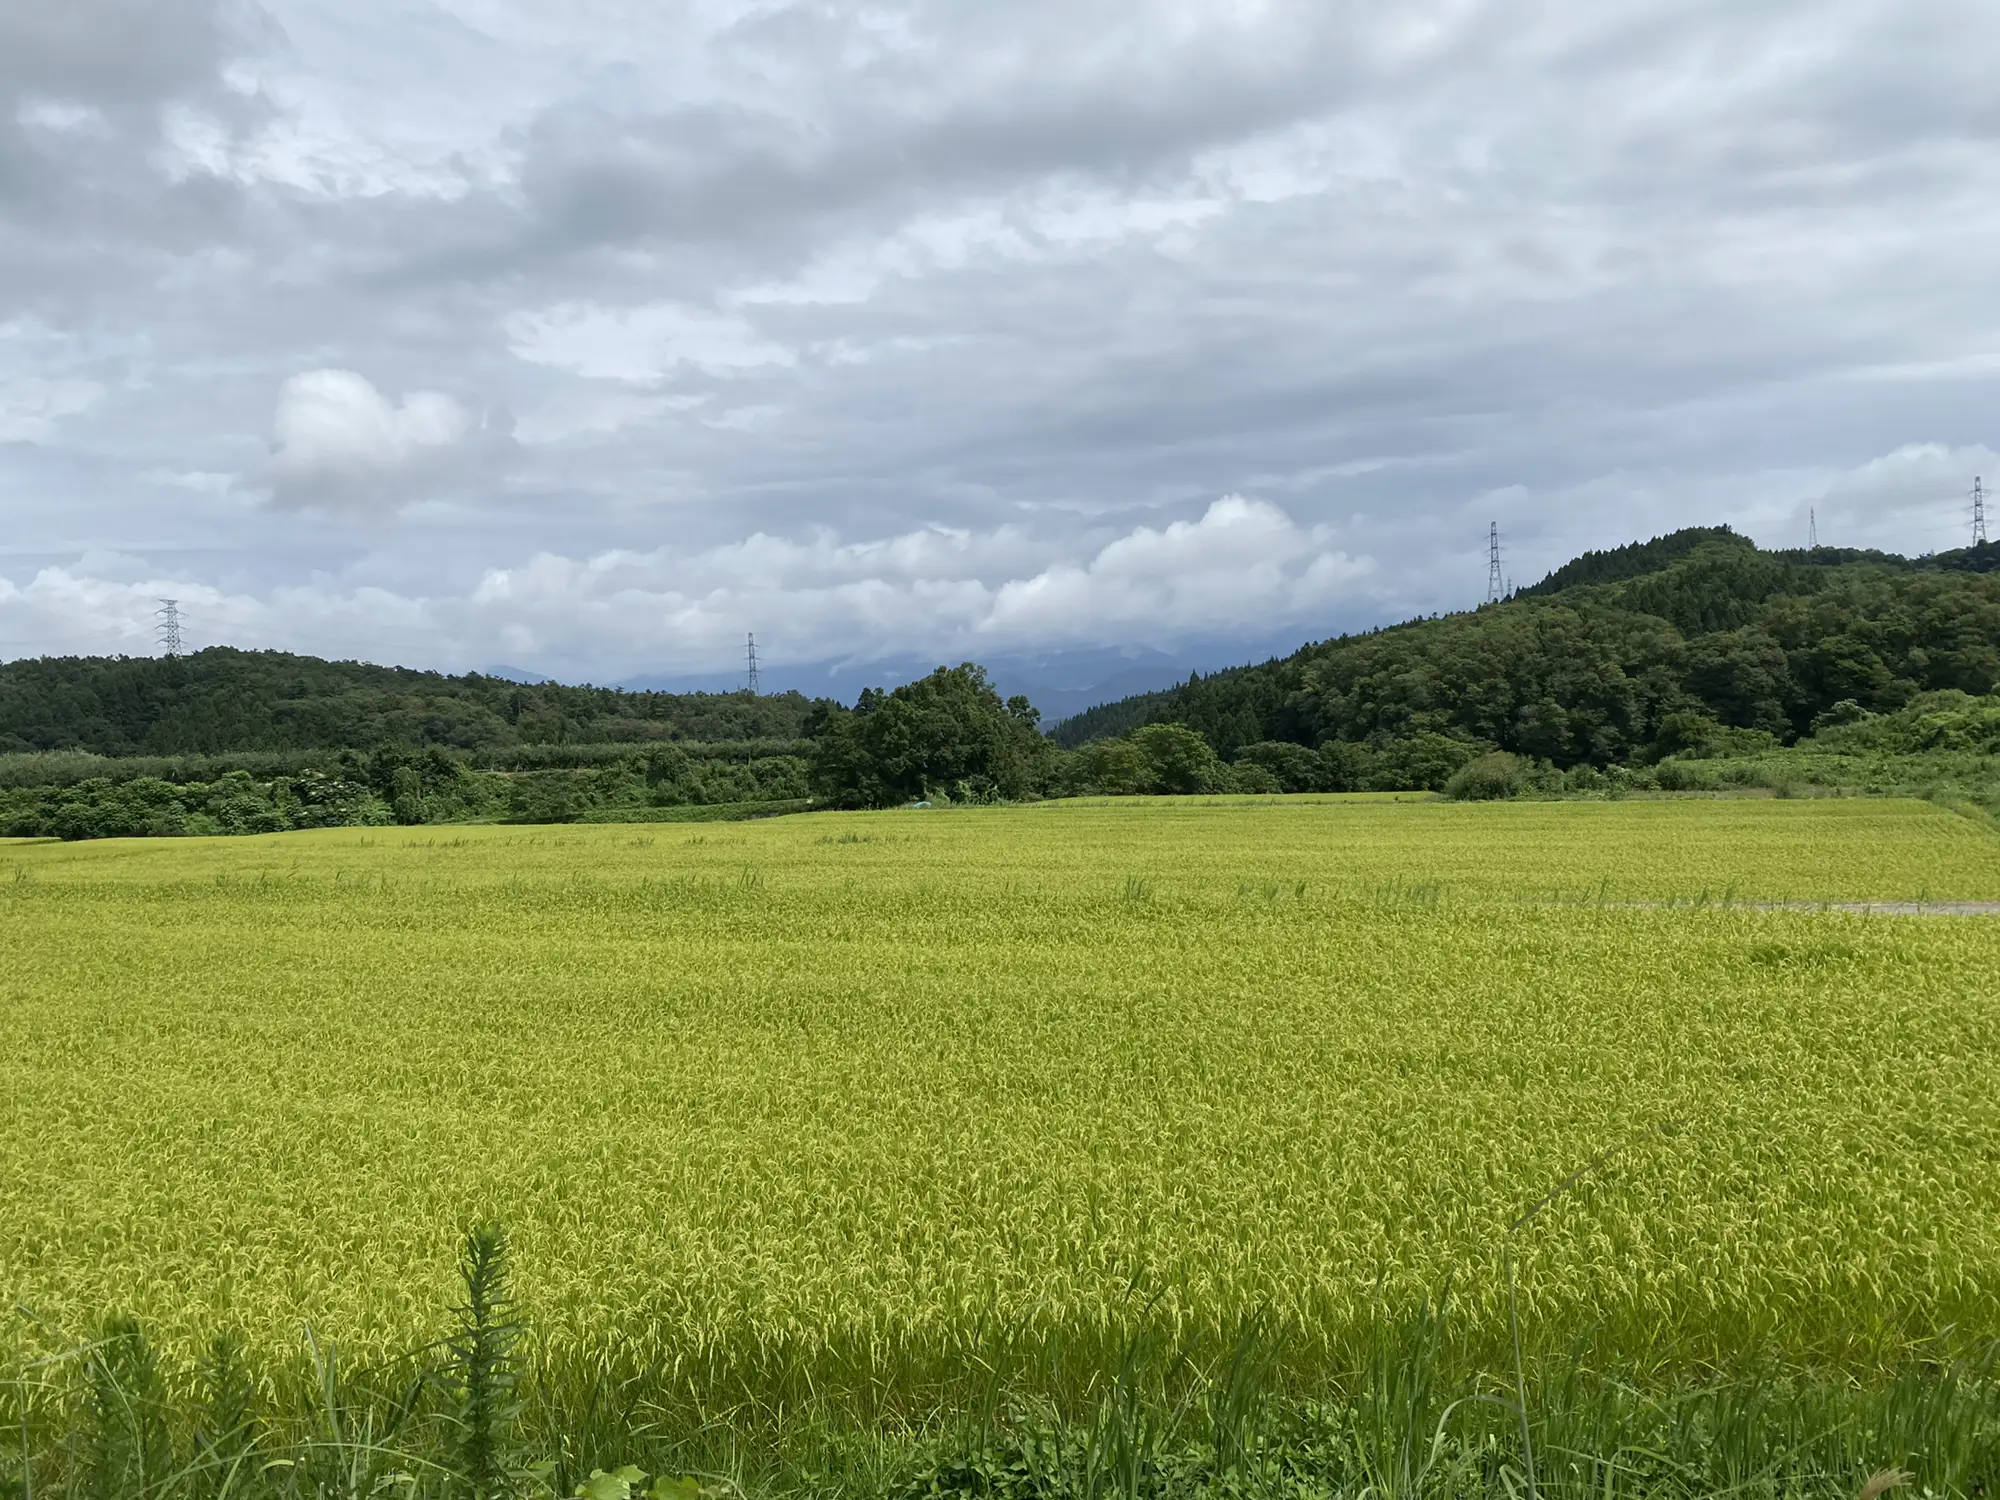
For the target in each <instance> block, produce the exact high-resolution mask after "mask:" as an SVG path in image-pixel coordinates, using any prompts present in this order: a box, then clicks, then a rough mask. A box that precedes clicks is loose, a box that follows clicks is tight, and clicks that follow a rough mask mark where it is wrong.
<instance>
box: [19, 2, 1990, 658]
mask: <svg viewBox="0 0 2000 1500" xmlns="http://www.w3.org/2000/svg"><path fill="white" fill-rule="evenodd" d="M1994 55H2000V11H1995V10H1994V9H1993V8H1992V7H1990V6H1985V5H1980V4H1976V3H1973V0H1901V3H1889V0H1842V3H1840V4H1836V5H1832V6H1828V5H1824V4H1808V3H1806V0H1778V3H1773V4H1769V5H1761V6H1756V7H1744V6H1734V5H1724V4H1720V3H1697V4H1693V5H1689V4H1687V3H1684V0H1673V3H1668V0H1634V3H1632V4H1628V5H1620V6H1615V7H1607V6H1601V5H1595V4H1588V3H1583V0H1559V3H1555V4H1545V5H1533V6H1530V5H1526V4H1522V3H1519V0H1512V3H1497V0H1418V3H1415V4H1411V5H1406V6H1396V7H1382V6H1362V5H1358V4H1354V5H1349V4H1344V3H1331V4H1330V3H1326V0H1269V3H1265V4H1261V5H1256V6H1242V5H1237V4H1233V3H1223V0H1192V3H1188V0H1126V3H1121V4H1112V3H1110V0H1083V3H1077V0H1066V3H1063V4H1056V3H1053V0H1021V3H1019V4H1015V5H1010V6H1005V7H978V6H963V5H956V4H947V3H944V0H891V3H889V4H870V5H867V6H861V5H846V4H840V3H835V4H831V5H822V4H813V5H804V4H796V5H795V4H786V3H761V4H755V5H752V4H748V3H725V0H716V3H713V4H703V5H700V6H691V7H638V8H633V7H614V6H610V5H598V4H586V5H581V6H572V7H558V8H550V7H547V6H540V5H531V4H528V3H526V0H481V3H478V4H474V3H471V0H413V3H407V4H405V3H398V4H395V5H389V4H386V3H383V4H380V5H376V4H373V3H371V0H343V3H341V4H338V5H336V4H334V3H332V0H273V3H269V4H266V5H262V6H259V5H255V4H252V3H249V0H227V3H224V0H72V3H71V4H68V5H65V6H62V7H30V6H14V7H8V8H5V9H4V10H0V511H4V515H5V518H6V520H7V522H8V525H7V528H6V530H5V532H4V534H0V651H4V652H6V653H8V654H20V653H24V652H33V651H43V650H48V651H54V650H103V649H119V648H121V646H122V647H123V648H125V649H136V646H137V645H142V644H143V642H144V639H145V634H144V625H145V622H146V621H147V620H148V619H149V618H150V609H151V605H150V604H149V602H148V601H149V597H150V596H149V595H148V594H147V593H146V591H147V590H155V591H168V592H173V593H175V594H176V595H177V596H181V597H184V598H186V599H187V600H188V601H189V609H190V612H191V613H190V618H191V620H201V621H203V622H205V623H204V624H203V625H202V627H201V629H203V630H206V631H207V635H206V636H203V635H202V634H201V633H200V631H199V630H198V631H197V639H210V640H229V641H233V642H237V643H241V644H246V645H256V644H273V645H285V646H290V647H295V648H299V649H308V650H316V651H323V652H328V653H331V654H336V655H352V654H361V655H369V656H375V657H391V658H395V659H398V660H405V661H412V662H418V663H423V664H438V665H454V666H466V665H478V664H482V663H486V662H491V661H494V660H505V659H512V660H521V659H523V657H524V656H532V658H533V660H532V662H531V663H530V664H533V665H538V666H545V667H547V668H549V669H559V670H565V671H570V672H575V673H578V674H582V675H596V676H599V677H604V676H611V675H617V674H619V673H621V672H625V671H631V670H639V669H653V670H658V669H662V668H676V669H687V670H699V669H703V668H709V667H713V666H715V665H716V664H717V663H719V662H726V661H727V660H729V659H731V656H732V654H733V651H734V642H735V641H736V640H738V639H739V638H740V633H741V631H742V630H743V629H746V628H756V629H758V630H759V631H760V634H761V635H764V636H768V637H769V638H771V639H772V640H774V641H786V642H796V643H798V647H797V650H796V651H791V648H790V647H787V651H788V653H789V654H792V655H794V657H795V659H796V658H797V657H800V656H804V655H807V654H810V653H812V652H820V653H822V654H825V655H853V654H856V653H868V652H884V653H887V652H904V651H916V652H927V651H932V650H936V651H938V652H940V653H944V652H947V651H961V650H962V651H974V650H992V651H1002V650H1007V649H1013V648H1016V647H1029V646H1035V647H1040V646H1053V645H1062V644H1066V643H1081V642H1089V643H1091V644H1106V643H1117V642H1121V641H1122V642H1131V643H1144V644H1158V643H1162V642H1172V641H1176V640H1188V639H1194V638H1201V639H1205V640H1208V641H1210V642H1223V643H1226V642H1228V641H1231V640H1242V641H1245V642H1249V641H1252V640H1257V641H1264V640H1268V639H1269V638H1270V637H1271V636H1272V635H1273V634H1274V633H1284V632H1289V633H1292V634H1294V635H1296V636H1298V637H1301V638H1303V637H1304V636H1307V635H1320V634H1326V633H1329V632H1331V631H1334V630H1337V629H1341V628H1349V627H1353V626H1358V625H1365V624H1371V623H1375V622H1378V621H1381V620H1384V619H1389V618H1397V617H1400V616H1403V615H1407V614H1409V613H1412V612H1415V611H1418V610H1427V609H1433V608H1442V607H1451V606H1453V605H1457V604H1462V603H1466V602H1469V601H1470V600H1471V599H1473V598H1475V597H1477V595H1478V593H1479V591H1480V587H1481V585H1482V584H1483V580H1484V572H1483V557H1482V555H1481V553H1482V547H1483V540H1484V532H1485V526H1486V523H1487V521H1488V520H1491V519H1497V520H1499V521H1500V523H1501V525H1502V527H1503V529H1504V531H1505V533H1506V537H1507V546H1508V562H1509V566H1510V567H1511V568H1512V569H1513V570H1514V572H1515V573H1516V576H1517V577H1523V578H1525V577H1526V576H1533V575H1537V574H1538V573H1539V571H1540V570H1542V569H1545V568H1546V567H1549V566H1552V565H1553V564H1555V563H1557V562H1560V561H1561V560H1562V559H1563V558H1564V557H1565V556H1567V555H1568V554H1570V553H1571V552H1573V551H1575V550H1578V549H1580V548H1582V547H1585V546H1601V545H1606V544H1612V543H1617V542H1621V541H1624V540H1628V539H1630V538H1631V537H1632V536H1634V535H1642V534H1651V533H1652V532H1655V531H1659V530H1664V529H1667V528H1669V527H1672V526H1676V525H1684V524H1690V523H1698V522H1701V523H1712V522H1717V521H1728V522H1731V523H1733V524H1737V525H1739V526H1741V527H1743V528H1744V529H1746V530H1749V531H1750V532H1751V533H1752V534H1753V535H1756V536H1758V537H1759V538H1760V539H1761V540H1765V541H1770V542H1784V541H1796V540H1802V539H1803V535H1804V530H1805V524H1806V518H1807V514H1808V512H1811V513H1812V516H1813V518H1814V519H1815V520H1816V521H1817V524H1818V526H1819V530H1820V534H1821V536H1822V538H1823V539H1826V540H1833V541H1841V542H1846V543H1851V544H1855V545H1871V546H1885V547H1893V548H1897V549H1899V550H1905V551H1915V550H1922V549H1925V548H1931V547H1942V546H1949V545H1953V544H1955V543H1957V542H1959V541H1962V540H1963V539H1964V537H1963V534H1962V533H1963V529H1964V528H1963V520H1964V517H1963V514H1962V512H1963V504H1962V502H1963V495H1964V491H1965V489H1966V488H1967V487H1968V486H1969V484H1970V481H1971V476H1972V474H1973V473H1978V472H1988V471H1989V470H1990V469H1991V468H1993V467H1994V465H1993V464H1992V458H1993V453H1992V449H1993V447H1994V446H1995V435H1994V432H1993V428H1992V423H1993V417H1992V413H1993V412H1994V410H1995V409H1996V401H1995V398H1996V396H2000V356H1996V354H1995V352H1994V351H1995V350H1996V348H2000V327H1996V324H2000V288H1996V284H1995V282H1994V280H1993V278H1992V277H1991V275H1990V272H1989V270H1988V265H1987V262H1988V259H1989V257H1988V256H1987V254H1986V252H1985V250H1984V248H1983V247H1984V246H1985V245H1987V244H1990V243H1991V241H1992V237H1993V231H1994V229H1995V228H1996V227H2000V225H1996V223H1995V220H1996V219H1997V218H2000V206H1996V205H2000V152H1996V150H1995V149H1994V148H1995V145H1996V136H2000V102H1996V100H2000V96H1996V95H1995V94H1994V92H1993V91H1992V90H1991V89H1990V87H1989V86H1988V83H1987V80H1985V78H1984V77H1983V75H1982V72H1981V69H1982V66H1983V60H1984V59H1986V58H1990V57H1992V56H1994ZM1988 477H1989V478H1995V477H2000V475H1993V474H1991V473H1990V472H1989V475H1988ZM114 552H115V553H116V554H117V556H118V557H119V558H120V559H121V560H120V561H119V563H118V564H117V566H116V567H110V566H109V565H100V561H101V559H102V558H104V557H106V556H109V555H111V554H112V553H114ZM135 643H136V644H135ZM711 658H713V659H711Z"/></svg>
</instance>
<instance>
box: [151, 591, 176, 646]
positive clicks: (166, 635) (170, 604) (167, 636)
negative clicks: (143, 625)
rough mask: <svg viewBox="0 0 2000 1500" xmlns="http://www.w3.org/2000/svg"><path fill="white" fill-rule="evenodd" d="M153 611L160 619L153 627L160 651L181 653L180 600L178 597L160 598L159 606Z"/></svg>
mask: <svg viewBox="0 0 2000 1500" xmlns="http://www.w3.org/2000/svg"><path fill="white" fill-rule="evenodd" d="M153 613H154V614H156V615H158V616H159V619H160V623H159V624H158V625H155V626H154V627H153V628H154V629H155V630H157V631H158V632H159V635H160V650H161V652H162V653H163V654H165V655H167V656H179V655H180V654H181V601H180V600H178V599H162V600H161V601H160V607H159V608H158V609H156V610H154V611H153Z"/></svg>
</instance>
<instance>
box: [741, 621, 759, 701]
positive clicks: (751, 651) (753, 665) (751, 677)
mask: <svg viewBox="0 0 2000 1500" xmlns="http://www.w3.org/2000/svg"><path fill="white" fill-rule="evenodd" d="M743 656H744V660H745V661H746V662H747V663H748V670H747V672H746V673H745V678H744V686H745V687H747V688H748V689H749V690H750V696H751V697H753V698H754V697H756V696H757V632H756V631H754V630H753V631H751V632H750V634H749V636H748V638H747V641H746V644H745V645H744V647H743Z"/></svg>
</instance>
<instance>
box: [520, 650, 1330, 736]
mask: <svg viewBox="0 0 2000 1500" xmlns="http://www.w3.org/2000/svg"><path fill="white" fill-rule="evenodd" d="M1296 644H1297V643H1296V641H1287V642H1285V643H1283V644H1282V645H1278V644H1277V643H1273V645H1272V647H1271V649H1268V650H1264V651H1261V652H1260V651H1259V650H1258V648H1257V647H1256V646H1252V645H1246V644H1244V643H1243V642H1240V641H1238V642H1227V643H1221V642H1219V643H1215V644H1212V645H1208V646H1195V647H1190V648H1187V649H1185V650H1181V651H1176V652H1174V653H1173V654H1169V653H1167V652H1164V651H1156V650H1153V649H1151V648H1150V647H1145V646H1122V647H1103V648H1095V649H1083V650H1067V651H1049V652H1043V653H1039V654H1027V653H1015V654H1001V655H988V656H985V657H983V658H982V661H983V664H984V666H985V667H986V670H987V673H988V675H989V676H990V677H991V678H992V679H993V684H994V686H995V687H996V688H998V689H999V691H1000V696H1001V697H1003V698H1006V697H1011V696H1012V695H1014V694H1015V693H1020V694H1022V695H1023V696H1025V697H1026V698H1027V699H1028V701H1029V702H1030V703H1032V704H1034V705H1035V707H1037V708H1039V709H1040V710H1041V711H1042V722H1043V723H1044V724H1053V723H1055V722H1056V721H1057V720H1059V719H1066V718H1069V717H1070V716H1071V715H1072V714H1078V713H1081V712H1083V710H1084V709H1086V708H1090V707H1093V706H1095V705H1097V704H1100V703H1112V702H1116V701H1117V700H1118V699H1120V698H1129V697H1131V696H1133V695H1134V694H1136V693H1151V692H1156V691H1158V690H1159V689H1161V688H1168V687H1173V686H1174V685H1176V684H1177V683H1182V682H1185V681H1187V679H1188V676H1189V674H1190V673H1193V672H1210V671H1214V670H1216V669H1218V668H1221V667H1232V666H1242V665H1244V664H1245V663H1247V662H1252V661H1258V660H1262V659H1264V658H1265V657H1267V656H1271V655H1275V654H1277V652H1278V651H1279V650H1288V649H1290V648H1291V647H1292V646H1294V645H1296ZM947 656H949V659H948V660H947V659H946V656H938V657H929V656H911V655H904V656H889V657H882V658H879V659H877V660H874V661H865V662H862V661H841V660H826V661H816V662H807V663H804V664H802V665H801V664H794V663H772V664H770V665H766V666H764V667H762V668H761V669H760V672H759V683H758V685H759V687H760V688H761V690H762V691H764V692H766V693H782V692H793V691H795V692H800V693H804V694H805V695H806V696H807V697H809V698H838V699H839V700H840V701H841V702H843V703H852V702H853V701H854V699H855V698H856V696H858V695H859V693H860V692H861V690H862V689H863V688H865V687H881V688H892V687H898V686H900V685H901V684H903V683H905V682H911V681H914V680H915V679H916V678H919V677H921V676H923V675H924V674H925V673H926V672H929V671H930V670H932V669H933V668H934V667H939V666H956V665H957V664H958V662H959V660H961V659H962V657H963V653H962V652H961V653H960V654H959V655H956V656H950V655H949V653H947ZM486 672H487V674H488V675H489V676H493V677H504V678H507V679H508V680H510V681H513V682H530V683H532V682H547V681H552V680H554V679H552V678H551V677H549V676H548V675H547V674H545V673H540V672H533V671H529V670H527V669H526V668H522V667H514V666H506V665H501V666H494V667H488V668H486ZM607 686H611V687H619V688H625V689H627V690H629V691H634V692H657V693H697V692H709V693H716V692H733V691H735V690H736V689H738V688H740V687H742V686H743V672H742V669H741V668H738V669H737V670H735V671H733V672H708V673H677V674H676V673H647V674H643V675H640V676H637V677H627V678H625V679H623V680H622V681H619V682H614V683H610V684H607Z"/></svg>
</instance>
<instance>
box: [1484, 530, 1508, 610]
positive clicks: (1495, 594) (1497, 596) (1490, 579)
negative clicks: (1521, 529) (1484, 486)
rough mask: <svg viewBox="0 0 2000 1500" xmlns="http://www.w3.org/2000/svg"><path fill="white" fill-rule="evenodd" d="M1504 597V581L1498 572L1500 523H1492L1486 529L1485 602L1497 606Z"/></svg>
mask: <svg viewBox="0 0 2000 1500" xmlns="http://www.w3.org/2000/svg"><path fill="white" fill-rule="evenodd" d="M1504 595H1505V587H1504V580H1503V576H1502V574H1501V572H1500V523H1499V522H1498V521H1494V522H1492V523H1491V524H1490V525H1488V526H1487V528H1486V602H1487V603H1488V604H1498V603H1499V602H1500V600H1501V599H1502V598H1503V597H1504Z"/></svg>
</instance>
